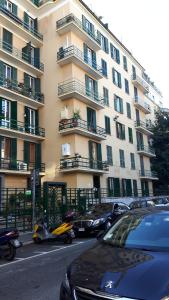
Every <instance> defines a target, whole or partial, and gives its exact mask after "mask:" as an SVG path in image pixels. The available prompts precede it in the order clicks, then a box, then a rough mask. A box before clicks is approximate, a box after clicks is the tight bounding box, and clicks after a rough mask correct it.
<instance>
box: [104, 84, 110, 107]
mask: <svg viewBox="0 0 169 300" xmlns="http://www.w3.org/2000/svg"><path fill="white" fill-rule="evenodd" d="M103 97H104V104H106V105H107V106H109V91H108V89H107V88H105V87H103Z"/></svg>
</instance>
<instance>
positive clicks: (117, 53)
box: [116, 49, 120, 64]
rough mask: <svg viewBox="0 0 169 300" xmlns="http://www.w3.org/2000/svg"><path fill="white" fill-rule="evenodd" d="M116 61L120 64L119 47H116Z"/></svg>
mask: <svg viewBox="0 0 169 300" xmlns="http://www.w3.org/2000/svg"><path fill="white" fill-rule="evenodd" d="M116 61H117V63H118V64H120V51H119V50H118V49H116Z"/></svg>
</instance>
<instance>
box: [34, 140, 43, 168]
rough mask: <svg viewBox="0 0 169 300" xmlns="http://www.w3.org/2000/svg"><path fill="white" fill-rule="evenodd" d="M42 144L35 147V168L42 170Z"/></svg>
mask: <svg viewBox="0 0 169 300" xmlns="http://www.w3.org/2000/svg"><path fill="white" fill-rule="evenodd" d="M41 162H42V159H41V144H36V145H35V168H36V169H40V167H41Z"/></svg>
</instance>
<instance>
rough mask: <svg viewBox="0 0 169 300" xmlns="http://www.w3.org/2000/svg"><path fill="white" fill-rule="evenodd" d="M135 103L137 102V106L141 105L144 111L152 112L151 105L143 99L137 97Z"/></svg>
mask: <svg viewBox="0 0 169 300" xmlns="http://www.w3.org/2000/svg"><path fill="white" fill-rule="evenodd" d="M134 102H135V103H136V104H139V105H140V106H142V107H143V109H145V110H147V111H149V112H151V107H150V105H149V104H148V103H147V102H145V101H144V100H143V99H141V98H139V97H135V98H134Z"/></svg>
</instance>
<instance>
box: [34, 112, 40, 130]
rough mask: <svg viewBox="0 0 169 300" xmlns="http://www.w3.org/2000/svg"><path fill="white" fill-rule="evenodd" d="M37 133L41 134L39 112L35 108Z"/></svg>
mask: <svg viewBox="0 0 169 300" xmlns="http://www.w3.org/2000/svg"><path fill="white" fill-rule="evenodd" d="M35 133H36V134H37V135H39V112H38V110H35Z"/></svg>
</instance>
